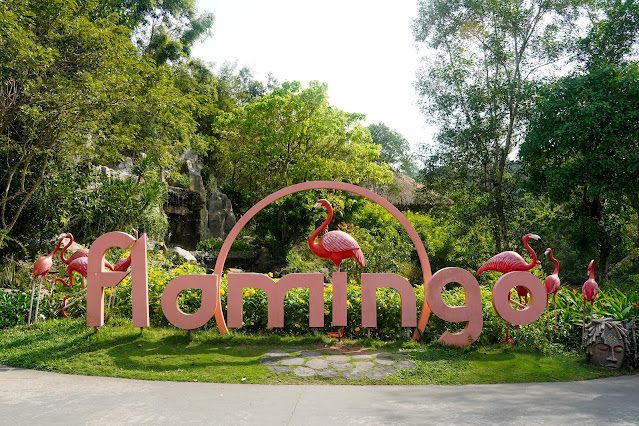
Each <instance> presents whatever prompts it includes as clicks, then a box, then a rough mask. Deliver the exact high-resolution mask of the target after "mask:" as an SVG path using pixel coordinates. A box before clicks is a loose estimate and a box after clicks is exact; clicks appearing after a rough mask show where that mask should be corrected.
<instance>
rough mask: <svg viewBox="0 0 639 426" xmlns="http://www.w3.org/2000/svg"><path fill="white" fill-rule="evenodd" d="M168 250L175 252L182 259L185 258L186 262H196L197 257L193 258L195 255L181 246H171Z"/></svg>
mask: <svg viewBox="0 0 639 426" xmlns="http://www.w3.org/2000/svg"><path fill="white" fill-rule="evenodd" d="M169 251H170V252H171V253H175V254H177V255H178V256H180V257H181V258H182V259H184V260H186V261H187V262H195V263H197V259H196V258H195V256H193V255H192V254H191V252H189V251H188V250H184V249H183V248H182V247H171V248H170V249H169Z"/></svg>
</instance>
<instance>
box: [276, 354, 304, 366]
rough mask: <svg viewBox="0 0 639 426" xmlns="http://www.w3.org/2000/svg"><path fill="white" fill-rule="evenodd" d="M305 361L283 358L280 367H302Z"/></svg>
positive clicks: (302, 359) (297, 357)
mask: <svg viewBox="0 0 639 426" xmlns="http://www.w3.org/2000/svg"><path fill="white" fill-rule="evenodd" d="M305 361H306V360H305V359H304V358H302V357H299V356H296V357H293V358H284V359H282V361H280V362H281V363H282V365H302V364H304V362H305Z"/></svg>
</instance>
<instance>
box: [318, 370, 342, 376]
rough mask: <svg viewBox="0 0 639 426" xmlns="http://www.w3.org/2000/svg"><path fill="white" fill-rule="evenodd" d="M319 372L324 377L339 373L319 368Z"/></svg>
mask: <svg viewBox="0 0 639 426" xmlns="http://www.w3.org/2000/svg"><path fill="white" fill-rule="evenodd" d="M317 374H318V375H320V376H322V377H337V376H339V373H338V372H337V371H335V370H318V371H317Z"/></svg>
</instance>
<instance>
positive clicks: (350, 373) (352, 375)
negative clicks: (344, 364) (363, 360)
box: [342, 370, 364, 379]
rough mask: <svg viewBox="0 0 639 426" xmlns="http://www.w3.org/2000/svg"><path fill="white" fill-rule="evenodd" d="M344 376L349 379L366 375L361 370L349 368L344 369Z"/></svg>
mask: <svg viewBox="0 0 639 426" xmlns="http://www.w3.org/2000/svg"><path fill="white" fill-rule="evenodd" d="M342 376H344V377H346V378H347V379H361V378H362V377H364V373H362V372H361V371H359V370H349V371H344V372H343V373H342Z"/></svg>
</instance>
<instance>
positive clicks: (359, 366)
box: [355, 361, 375, 371]
mask: <svg viewBox="0 0 639 426" xmlns="http://www.w3.org/2000/svg"><path fill="white" fill-rule="evenodd" d="M374 366H375V364H374V363H372V362H367V361H360V362H356V363H355V368H357V369H358V370H362V371H366V370H370V369H371V368H373V367H374Z"/></svg>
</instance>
